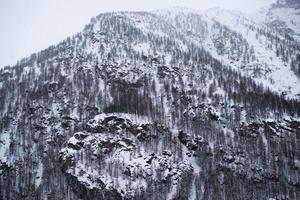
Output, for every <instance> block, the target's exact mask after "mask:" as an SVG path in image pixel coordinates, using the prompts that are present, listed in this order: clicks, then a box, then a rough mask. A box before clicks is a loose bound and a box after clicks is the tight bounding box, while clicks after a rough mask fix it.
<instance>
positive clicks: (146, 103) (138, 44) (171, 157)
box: [0, 10, 300, 200]
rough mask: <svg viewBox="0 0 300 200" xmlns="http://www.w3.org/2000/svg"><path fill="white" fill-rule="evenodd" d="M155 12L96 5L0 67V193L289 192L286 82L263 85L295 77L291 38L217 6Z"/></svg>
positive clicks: (294, 113) (295, 126)
mask: <svg viewBox="0 0 300 200" xmlns="http://www.w3.org/2000/svg"><path fill="white" fill-rule="evenodd" d="M155 12H157V11H154V13H152V12H113V13H104V14H100V15H98V16H97V17H95V18H93V19H92V20H91V22H90V23H89V24H88V25H87V26H86V27H85V28H84V30H83V31H82V32H80V33H78V34H76V35H74V36H73V37H70V38H68V39H66V40H64V41H63V42H62V43H60V44H58V45H56V46H51V47H49V48H48V49H46V50H44V51H42V52H40V53H38V54H33V55H32V56H31V57H30V58H27V59H25V60H23V61H21V62H19V64H17V65H16V66H14V67H6V68H4V69H1V70H0V81H1V84H0V101H1V103H0V110H1V112H0V113H1V115H0V119H1V126H0V133H1V134H0V153H1V154H0V186H1V187H0V188H1V189H0V196H1V198H3V199H191V200H192V199H222V198H224V199H240V198H243V199H272V198H273V199H298V198H299V197H300V192H299V185H300V183H299V169H300V165H299V163H300V161H299V160H300V159H299V158H300V150H299V148H298V145H297V144H298V140H299V137H298V136H299V130H300V118H299V117H300V103H299V101H297V98H295V97H294V96H295V95H296V94H297V91H298V90H299V87H297V86H298V85H297V84H296V86H293V85H289V83H287V82H283V83H280V85H283V86H285V87H288V86H291V87H292V88H291V90H292V89H293V90H295V91H296V92H291V94H288V91H285V90H283V91H280V90H277V89H278V88H275V89H274V88H273V90H272V89H269V88H268V87H266V86H272V83H271V82H272V81H271V80H268V79H269V78H270V77H271V78H274V73H275V72H278V71H279V72H280V69H286V71H285V72H288V73H289V74H288V75H291V76H289V77H288V78H289V79H292V78H291V77H294V78H295V77H297V75H296V71H295V72H294V71H293V69H292V67H289V66H288V63H289V62H292V61H293V62H296V61H297V60H295V59H294V57H295V56H296V55H297V53H298V49H297V43H295V42H294V40H291V39H290V38H286V37H285V36H283V35H281V34H280V33H278V36H276V34H274V33H270V32H268V31H267V30H265V27H263V28H261V26H260V25H257V24H252V23H250V24H249V20H248V19H247V18H246V17H245V16H243V15H242V16H238V17H236V15H232V14H231V13H230V12H229V11H228V12H227V11H226V12H227V13H225V14H224V15H227V16H229V17H230V18H234V19H235V20H234V21H235V23H233V24H229V23H228V20H227V19H228V18H224V19H225V21H224V19H223V17H222V16H224V15H223V14H222V12H221V13H220V10H218V11H216V12H219V14H218V15H214V16H213V17H211V16H210V15H207V16H202V15H198V14H197V13H196V14H195V13H189V12H185V11H184V12H185V14H182V13H181V11H180V10H179V11H176V12H175V13H173V14H172V15H170V16H169V17H166V16H165V13H164V12H158V14H157V13H156V14H155ZM172 12H174V11H172ZM177 12H179V13H177ZM226 20H227V21H226ZM250 22H251V21H250ZM237 24H238V25H239V26H236V25H237ZM247 33H248V34H247ZM256 36H257V37H256ZM249 38H250V39H253V40H254V41H255V42H257V43H253V41H252V42H251V40H250V39H249ZM256 44H259V45H258V46H259V47H261V48H258V47H257V46H256ZM251 46H253V50H252V48H251ZM263 50H264V51H263ZM266 52H269V54H268V56H271V58H272V59H273V61H274V60H275V59H276V61H277V63H275V64H276V65H274V63H273V61H272V60H271V59H270V58H268V56H266V55H264V54H263V53H266ZM270 60H271V61H270ZM254 64H257V65H254ZM277 65H278V66H277ZM284 65H287V66H284ZM242 66H244V68H242ZM253 66H254V67H253ZM262 66H263V67H262ZM276 67H277V68H279V69H276ZM294 70H295V69H294ZM269 71H271V72H269ZM247 72H248V74H247ZM265 72H268V73H267V74H265ZM269 74H271V75H269ZM277 74H278V73H277ZM281 78H282V77H279V80H284V79H285V77H283V78H284V79H281ZM264 79H266V83H265V84H261V83H260V81H261V80H264ZM270 83H271V84H270ZM274 84H275V83H273V85H274ZM279 92H287V94H286V95H285V94H282V93H279ZM289 95H290V96H289ZM2 188H4V189H2Z"/></svg>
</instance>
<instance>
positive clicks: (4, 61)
mask: <svg viewBox="0 0 300 200" xmlns="http://www.w3.org/2000/svg"><path fill="white" fill-rule="evenodd" d="M274 1H275V0H0V67H3V66H5V65H13V64H15V63H16V61H17V60H20V59H21V58H23V57H26V56H28V55H30V54H31V53H34V52H37V51H39V50H42V49H44V48H47V47H48V46H50V45H52V44H56V43H58V42H60V41H62V40H63V39H65V38H66V37H68V36H71V35H73V34H74V33H77V32H79V31H81V30H82V28H83V27H84V25H85V24H87V23H88V22H89V20H90V18H92V17H94V16H96V15H98V14H99V13H101V12H107V11H118V10H154V9H160V8H168V7H174V6H181V7H188V8H194V9H199V10H202V9H207V8H210V7H215V6H220V7H224V8H229V9H232V10H240V11H243V12H254V11H255V10H258V9H259V8H261V7H263V6H266V5H268V4H270V3H271V2H274Z"/></svg>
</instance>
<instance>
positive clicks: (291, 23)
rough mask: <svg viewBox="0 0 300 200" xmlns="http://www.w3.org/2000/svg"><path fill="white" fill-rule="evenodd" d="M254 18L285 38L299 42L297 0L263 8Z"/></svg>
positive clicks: (299, 12)
mask: <svg viewBox="0 0 300 200" xmlns="http://www.w3.org/2000/svg"><path fill="white" fill-rule="evenodd" d="M256 17H257V18H258V19H260V20H261V21H263V22H266V23H267V25H268V26H270V27H272V28H274V29H276V30H277V31H279V32H280V33H281V34H283V35H286V36H287V37H292V38H294V39H297V40H298V41H299V40H300V2H299V1H298V0H278V1H277V2H276V3H274V4H272V5H271V6H268V7H265V8H263V9H261V10H260V11H259V13H257V14H256Z"/></svg>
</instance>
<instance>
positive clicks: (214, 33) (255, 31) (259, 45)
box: [156, 8, 300, 98]
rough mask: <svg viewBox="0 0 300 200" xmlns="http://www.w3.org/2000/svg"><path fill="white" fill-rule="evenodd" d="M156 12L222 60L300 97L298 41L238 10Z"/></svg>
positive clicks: (291, 96)
mask: <svg viewBox="0 0 300 200" xmlns="http://www.w3.org/2000/svg"><path fill="white" fill-rule="evenodd" d="M156 13H157V14H158V15H160V16H162V17H163V18H164V19H166V20H167V21H168V22H169V23H171V24H173V25H174V26H175V27H177V28H178V29H180V30H181V31H182V32H183V33H184V34H185V35H186V36H187V38H188V39H189V40H192V41H193V42H195V43H196V44H197V45H199V46H201V47H203V48H204V49H206V50H207V51H209V52H210V53H211V55H213V57H214V58H216V59H218V60H220V61H221V62H222V63H224V64H226V65H228V66H230V67H232V68H233V69H235V70H238V71H240V72H242V73H243V74H244V75H247V76H249V77H252V78H253V79H254V80H256V81H257V83H259V84H263V85H264V86H265V87H268V88H270V89H272V90H273V91H275V92H278V93H281V94H285V95H287V96H288V97H290V98H299V96H300V88H299V85H300V79H299V69H300V68H299V56H300V51H299V49H300V46H299V45H300V44H299V43H297V42H293V41H289V40H288V39H286V38H284V37H283V36H281V35H280V34H279V33H278V34H276V32H275V33H274V32H273V31H272V29H270V28H269V26H268V25H267V24H262V23H260V22H259V21H256V20H255V19H254V18H252V17H249V16H248V15H245V14H243V13H240V12H237V11H229V10H224V9H222V8H213V9H209V10H206V11H204V12H197V11H194V10H190V12H188V10H187V9H172V10H162V11H156ZM171 13H172V14H171ZM298 27H300V26H298ZM291 65H293V66H296V67H294V68H296V70H292V68H293V67H291Z"/></svg>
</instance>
